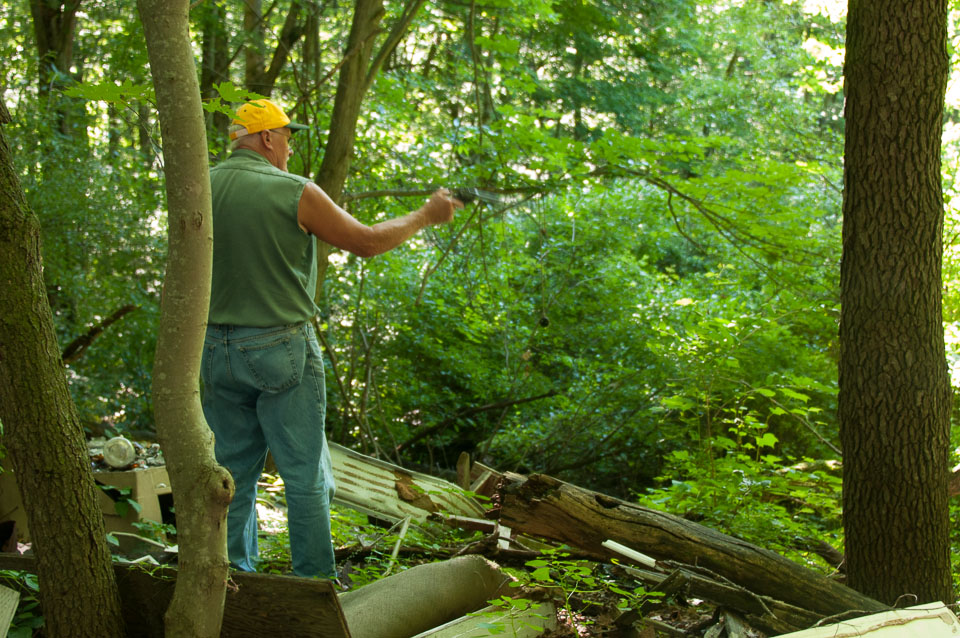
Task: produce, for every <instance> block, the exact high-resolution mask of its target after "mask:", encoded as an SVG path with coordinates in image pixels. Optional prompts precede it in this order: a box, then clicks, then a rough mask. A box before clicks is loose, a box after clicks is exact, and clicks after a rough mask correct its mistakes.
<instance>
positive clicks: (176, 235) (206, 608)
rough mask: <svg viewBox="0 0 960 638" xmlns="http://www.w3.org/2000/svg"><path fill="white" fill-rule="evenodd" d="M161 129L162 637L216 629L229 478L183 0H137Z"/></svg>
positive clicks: (205, 194)
mask: <svg viewBox="0 0 960 638" xmlns="http://www.w3.org/2000/svg"><path fill="white" fill-rule="evenodd" d="M138 7H139V10H140V18H141V21H142V22H143V28H144V35H145V36H146V40H147V53H148V55H149V58H150V68H151V72H152V75H153V84H154V87H155V89H156V94H157V109H158V112H159V117H160V130H161V135H162V137H163V158H164V165H165V173H166V192H167V204H168V208H169V223H168V227H169V236H170V247H169V258H168V262H167V272H166V279H165V282H164V294H163V300H162V302H161V309H160V332H159V335H158V338H157V355H156V359H155V362H154V368H153V401H154V413H155V417H156V427H157V435H158V438H159V441H160V445H161V447H162V448H163V451H164V456H165V457H166V459H167V469H168V471H169V473H170V484H171V485H170V487H171V488H172V490H173V495H174V499H175V503H176V508H177V540H178V543H179V546H180V555H179V567H180V573H179V576H178V578H177V588H176V591H175V593H174V597H173V601H172V602H171V603H170V609H169V610H168V611H167V615H166V628H167V635H168V636H210V637H214V636H219V635H220V625H221V619H222V616H223V600H224V594H225V591H226V582H227V569H228V566H229V563H228V561H227V539H226V528H227V526H226V514H227V506H228V505H229V503H230V500H231V498H232V497H233V480H232V479H231V478H230V475H229V473H228V472H227V471H226V470H225V469H223V468H222V467H220V466H219V465H218V464H217V462H216V460H215V458H214V454H213V435H212V433H211V432H210V429H209V428H208V427H207V424H206V421H205V420H204V418H203V411H202V409H201V406H200V393H199V386H198V382H197V380H198V379H199V378H200V354H201V349H202V347H203V336H204V329H205V327H206V322H207V309H208V305H209V301H210V272H211V264H212V247H213V227H212V215H211V199H210V176H209V171H208V166H207V143H206V140H207V138H206V133H205V131H204V121H203V110H202V108H201V105H200V88H199V85H198V84H197V75H196V68H195V66H194V60H193V53H192V50H191V45H190V37H189V33H188V12H189V2H188V0H139V1H138Z"/></svg>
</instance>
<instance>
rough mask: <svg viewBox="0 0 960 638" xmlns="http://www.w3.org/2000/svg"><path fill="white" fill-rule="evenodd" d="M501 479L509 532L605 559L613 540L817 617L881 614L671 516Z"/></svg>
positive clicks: (831, 586) (877, 606) (543, 480)
mask: <svg viewBox="0 0 960 638" xmlns="http://www.w3.org/2000/svg"><path fill="white" fill-rule="evenodd" d="M505 477H506V478H507V479H508V480H506V481H505V484H504V486H503V487H501V489H500V493H499V495H498V496H497V497H495V499H494V502H497V501H499V503H500V509H499V513H498V515H499V520H500V523H501V524H503V525H506V526H508V527H509V528H510V529H512V530H513V531H514V532H521V533H524V534H531V535H535V536H540V537H543V538H547V539H550V540H554V541H560V542H564V543H567V544H569V545H571V546H572V547H578V548H580V549H582V550H584V551H587V552H591V553H593V554H594V555H595V556H596V557H598V558H602V559H607V558H609V557H610V556H613V555H615V554H612V553H611V552H610V551H609V550H607V549H606V548H605V547H603V545H602V543H603V542H604V541H605V540H613V541H616V542H618V543H621V544H623V545H626V546H627V547H629V548H630V549H633V550H636V551H639V552H642V553H644V554H647V555H649V556H650V557H652V558H654V559H656V560H669V561H679V562H682V563H686V564H688V565H696V566H697V567H699V568H704V569H708V570H710V571H711V572H713V573H715V574H719V575H720V576H722V577H723V578H726V579H727V580H729V581H730V582H732V583H735V584H736V585H739V586H741V587H744V588H745V589H747V590H749V591H752V592H757V593H762V594H764V595H766V596H769V597H770V598H775V599H777V600H781V601H783V602H785V603H788V604H790V605H794V606H796V607H800V608H803V609H809V610H810V611H813V612H816V613H818V614H821V615H823V616H830V615H833V614H838V613H842V612H846V611H850V610H863V611H882V610H883V609H885V608H886V607H885V606H884V605H883V604H881V603H880V602H878V601H876V600H873V599H871V598H868V597H867V596H864V595H862V594H860V593H858V592H856V591H854V590H852V589H850V588H849V587H845V586H844V585H841V584H839V583H837V582H835V581H832V580H830V579H828V578H827V577H826V576H823V575H822V574H818V573H817V572H814V571H812V570H809V569H807V568H805V567H803V566H801V565H798V564H797V563H794V562H793V561H791V560H788V559H786V558H784V557H783V556H780V555H779V554H776V553H774V552H771V551H769V550H766V549H762V548H760V547H756V546H755V545H751V544H750V543H747V542H745V541H742V540H740V539H737V538H733V537H732V536H727V535H726V534H721V533H720V532H717V531H715V530H712V529H710V528H708V527H704V526H702V525H698V524H696V523H692V522H690V521H687V520H684V519H682V518H680V517H678V516H673V515H671V514H667V513H664V512H658V511H656V510H651V509H648V508H645V507H641V506H639V505H634V504H632V503H628V502H626V501H621V500H619V499H616V498H613V497H610V496H606V495H604V494H599V493H597V492H591V491H589V490H585V489H582V488H579V487H576V486H574V485H570V484H568V483H564V482H562V481H559V480H557V479H555V478H552V477H549V476H544V475H542V474H534V475H531V476H530V477H522V476H518V475H516V474H513V475H510V474H508V475H505Z"/></svg>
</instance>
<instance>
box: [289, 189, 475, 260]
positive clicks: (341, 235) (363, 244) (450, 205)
mask: <svg viewBox="0 0 960 638" xmlns="http://www.w3.org/2000/svg"><path fill="white" fill-rule="evenodd" d="M461 206H463V204H461V203H460V202H458V201H457V200H455V199H452V198H450V196H449V193H448V192H447V191H446V190H445V189H440V190H438V191H437V192H435V193H434V194H433V195H431V196H430V199H429V200H427V203H426V204H424V205H423V206H421V207H420V208H418V209H417V210H415V211H413V212H411V213H407V214H406V215H402V216H400V217H395V218H393V219H388V220H386V221H383V222H380V223H377V224H374V225H372V226H367V225H366V224H362V223H360V222H359V221H357V220H356V219H354V217H353V216H352V215H350V213H348V212H347V211H345V210H343V209H342V208H340V207H339V206H337V204H336V203H335V202H334V201H333V200H332V199H330V197H329V196H328V195H327V194H326V193H324V192H323V190H322V189H321V188H320V187H319V186H317V185H316V184H312V183H311V184H307V185H306V187H305V188H304V189H303V195H301V196H300V205H299V206H298V208H297V221H298V222H299V223H300V227H301V228H303V229H304V230H305V231H307V232H309V233H312V234H313V235H316V236H317V238H318V239H321V240H323V241H325V242H327V243H328V244H332V245H334V246H336V247H337V248H342V249H343V250H346V251H349V252H351V253H353V254H355V255H358V256H360V257H373V256H374V255H379V254H381V253H385V252H387V251H388V250H392V249H393V248H396V247H397V246H399V245H400V244H402V243H403V242H405V241H406V240H408V239H410V237H412V236H413V235H414V234H416V233H417V231H419V230H420V229H422V228H424V227H426V226H432V225H434V224H445V223H447V222H449V221H450V220H452V219H453V211H454V208H459V207H461Z"/></svg>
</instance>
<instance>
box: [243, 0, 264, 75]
mask: <svg viewBox="0 0 960 638" xmlns="http://www.w3.org/2000/svg"><path fill="white" fill-rule="evenodd" d="M243 34H244V42H245V44H244V45H243V69H244V73H243V84H244V87H245V88H246V89H247V90H248V91H254V92H256V93H259V92H260V87H261V85H262V84H263V64H264V62H263V60H264V55H263V50H264V46H263V43H264V42H265V41H266V39H267V33H266V28H265V27H264V24H263V3H262V2H261V0H243Z"/></svg>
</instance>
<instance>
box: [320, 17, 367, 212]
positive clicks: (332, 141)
mask: <svg viewBox="0 0 960 638" xmlns="http://www.w3.org/2000/svg"><path fill="white" fill-rule="evenodd" d="M382 19H383V0H357V1H356V4H355V6H354V12H353V23H352V25H351V27H350V36H349V37H348V39H347V49H346V51H344V53H343V57H344V61H343V66H341V67H340V76H339V80H338V81H337V95H336V97H335V98H334V102H333V113H332V115H331V119H330V130H329V135H328V137H327V146H326V148H325V149H324V153H323V162H322V163H321V164H320V171H319V172H318V173H317V179H316V183H317V186H319V187H320V188H322V189H323V191H324V192H325V193H326V194H327V195H329V196H330V198H331V199H332V200H333V201H335V202H339V201H340V199H341V197H342V195H343V185H344V184H345V183H346V181H347V171H349V170H350V159H351V155H353V144H354V141H355V139H356V136H357V119H358V118H359V117H360V107H361V105H362V104H363V96H364V93H365V89H366V78H367V67H368V65H369V63H370V57H371V55H372V53H373V46H374V44H375V43H376V35H377V33H378V29H379V27H380V21H381V20H382Z"/></svg>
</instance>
